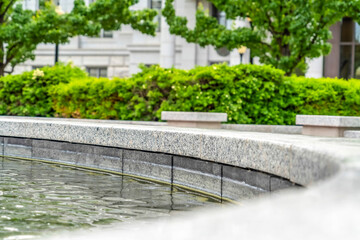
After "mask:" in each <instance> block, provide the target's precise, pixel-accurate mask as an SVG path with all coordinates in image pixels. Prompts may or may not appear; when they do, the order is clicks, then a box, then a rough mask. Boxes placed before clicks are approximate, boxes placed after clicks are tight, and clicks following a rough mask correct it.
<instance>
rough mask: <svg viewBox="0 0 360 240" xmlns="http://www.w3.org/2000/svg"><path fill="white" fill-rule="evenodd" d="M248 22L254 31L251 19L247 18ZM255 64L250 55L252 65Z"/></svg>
mask: <svg viewBox="0 0 360 240" xmlns="http://www.w3.org/2000/svg"><path fill="white" fill-rule="evenodd" d="M246 20H247V21H248V22H249V25H250V28H251V29H252V30H253V29H254V27H253V23H252V20H251V18H249V17H247V18H246ZM253 63H254V59H253V58H252V57H251V54H250V64H253Z"/></svg>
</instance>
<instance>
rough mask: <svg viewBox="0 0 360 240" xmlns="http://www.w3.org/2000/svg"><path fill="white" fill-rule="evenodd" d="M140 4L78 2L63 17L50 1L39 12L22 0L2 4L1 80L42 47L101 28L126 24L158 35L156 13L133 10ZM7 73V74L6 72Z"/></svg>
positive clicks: (130, 0) (132, 1) (129, 0)
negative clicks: (22, 3) (24, 5)
mask: <svg viewBox="0 0 360 240" xmlns="http://www.w3.org/2000/svg"><path fill="white" fill-rule="evenodd" d="M136 2H137V1H136V0H122V1H119V0H97V1H96V2H95V3H93V4H91V5H90V6H86V5H85V3H84V1H83V0H75V1H74V8H73V9H72V11H71V12H69V13H63V12H62V11H61V9H59V8H57V7H55V6H54V5H53V3H52V1H50V0H43V1H41V4H40V9H39V10H37V11H31V10H26V9H24V8H23V6H22V5H21V4H19V3H20V0H0V76H4V75H5V73H12V72H13V69H14V67H15V66H16V65H17V64H19V63H22V62H25V61H26V60H29V59H32V60H33V59H34V57H35V55H34V50H35V49H36V47H37V45H39V44H40V43H57V44H59V43H66V42H67V41H68V40H69V39H70V38H71V37H73V36H76V35H87V36H95V35H98V34H99V32H100V30H101V28H104V29H106V30H118V29H120V27H121V26H122V25H123V24H129V25H130V26H131V27H132V28H134V29H136V30H139V31H141V32H143V33H146V34H151V35H154V34H155V29H156V23H154V22H153V18H154V17H155V15H156V12H155V11H154V10H150V9H145V10H135V11H134V10H130V7H131V6H132V5H134V4H135V3H136ZM5 69H6V70H7V71H5Z"/></svg>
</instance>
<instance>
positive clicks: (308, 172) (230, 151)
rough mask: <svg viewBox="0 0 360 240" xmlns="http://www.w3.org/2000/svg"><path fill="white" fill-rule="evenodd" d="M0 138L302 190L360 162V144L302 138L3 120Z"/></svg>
mask: <svg viewBox="0 0 360 240" xmlns="http://www.w3.org/2000/svg"><path fill="white" fill-rule="evenodd" d="M0 136H9V137H23V138H35V139H44V140H55V141H64V142H72V143H83V144H91V145H102V146H110V147H119V148H124V149H134V150H143V151H149V152H159V153H168V154H174V155H179V156H186V157H193V158H197V159H202V160H206V161H213V162H218V163H222V164H228V165H232V166H237V167H241V168H245V169H253V170H257V171H261V172H265V173H269V174H273V175H276V176H280V177H282V178H285V179H288V180H290V181H291V182H294V183H297V184H299V185H304V186H307V185H310V184H312V183H314V182H315V181H317V180H320V179H324V178H326V177H328V176H332V175H333V174H335V173H336V172H337V171H338V170H339V168H340V165H339V163H340V162H345V161H353V160H357V159H359V158H360V142H356V141H353V142H351V143H349V142H346V141H345V140H341V139H326V138H315V137H307V136H297V135H284V134H267V133H252V132H238V131H229V130H205V129H188V128H174V127H165V126H143V125H142V126H140V125H126V124H116V122H111V121H104V122H102V121H95V122H93V121H82V120H81V121H68V120H65V121H62V120H53V119H49V120H46V119H37V118H9V117H0Z"/></svg>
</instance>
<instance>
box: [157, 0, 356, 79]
mask: <svg viewBox="0 0 360 240" xmlns="http://www.w3.org/2000/svg"><path fill="white" fill-rule="evenodd" d="M173 2H174V0H166V5H165V9H164V10H163V12H162V13H163V15H164V16H165V17H166V21H167V23H168V24H169V26H170V32H171V33H172V34H176V35H179V36H182V37H183V38H185V39H186V40H187V41H188V42H193V43H198V44H199V45H200V46H206V45H212V46H215V47H217V48H220V47H226V48H228V49H229V50H232V49H236V48H239V47H240V46H246V47H247V48H249V49H250V50H251V55H252V56H253V57H255V56H257V57H259V58H260V62H261V63H263V64H270V65H272V66H274V67H276V68H279V69H282V70H284V71H285V72H286V74H287V75H290V74H292V73H294V71H295V70H296V69H301V70H303V71H304V70H306V63H305V59H306V58H307V59H312V58H317V57H320V56H322V55H326V54H328V53H329V52H330V50H331V45H330V44H329V43H328V40H329V39H331V36H332V35H331V32H330V30H329V28H330V26H331V25H333V24H334V23H336V22H337V21H339V20H341V19H342V17H344V16H352V17H354V18H356V19H359V18H358V15H359V13H360V11H359V10H360V1H359V0H286V1H284V0H209V2H211V3H212V4H214V6H215V7H216V8H217V9H218V10H220V11H223V12H225V13H226V17H227V18H228V19H232V20H236V19H243V20H244V19H248V20H250V21H251V26H249V27H235V26H233V27H232V29H227V28H226V27H225V26H223V25H220V24H219V23H218V21H217V19H216V18H213V17H211V16H209V14H208V11H204V9H203V7H202V6H201V5H200V7H199V8H198V10H197V13H196V25H195V28H194V29H189V28H188V27H187V23H188V22H187V19H186V18H185V17H178V16H176V13H175V9H174V7H173ZM348 10H351V12H348Z"/></svg>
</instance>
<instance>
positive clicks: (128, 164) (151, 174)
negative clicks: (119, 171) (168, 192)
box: [123, 150, 172, 183]
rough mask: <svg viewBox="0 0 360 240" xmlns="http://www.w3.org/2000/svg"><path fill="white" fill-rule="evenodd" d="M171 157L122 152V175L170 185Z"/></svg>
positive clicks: (129, 151)
mask: <svg viewBox="0 0 360 240" xmlns="http://www.w3.org/2000/svg"><path fill="white" fill-rule="evenodd" d="M171 158H172V157H171V156H170V155H167V154H159V153H150V152H143V151H136V150H124V157H123V159H124V162H123V164H124V167H123V170H124V173H126V174H132V175H137V176H142V177H147V178H153V179H156V180H160V181H164V182H168V183H171Z"/></svg>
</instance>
